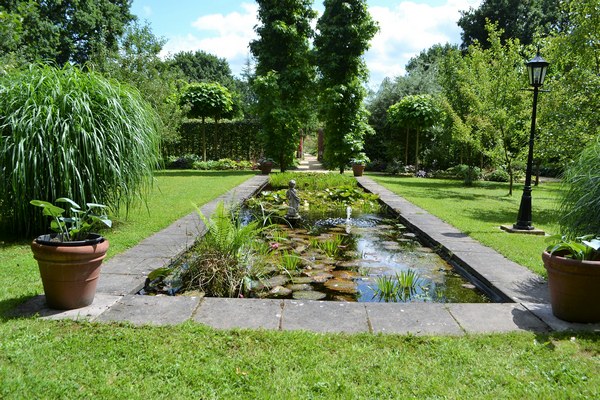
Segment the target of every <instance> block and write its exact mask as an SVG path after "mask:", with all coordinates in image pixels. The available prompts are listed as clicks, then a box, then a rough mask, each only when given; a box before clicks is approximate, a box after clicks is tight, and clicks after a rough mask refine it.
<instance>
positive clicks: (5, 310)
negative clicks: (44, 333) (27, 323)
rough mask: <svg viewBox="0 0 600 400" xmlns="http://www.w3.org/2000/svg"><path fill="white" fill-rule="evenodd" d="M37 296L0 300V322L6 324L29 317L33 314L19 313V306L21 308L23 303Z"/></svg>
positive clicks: (30, 295)
mask: <svg viewBox="0 0 600 400" xmlns="http://www.w3.org/2000/svg"><path fill="white" fill-rule="evenodd" d="M38 296H39V295H37V294H27V295H22V296H20V297H15V298H12V299H4V300H0V322H6V321H9V320H11V319H15V318H23V317H29V316H32V315H33V314H31V313H29V314H28V313H27V312H19V310H18V309H19V306H21V307H22V306H23V305H24V303H26V302H28V301H30V300H31V299H33V298H35V297H38Z"/></svg>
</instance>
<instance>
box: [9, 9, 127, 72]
mask: <svg viewBox="0 0 600 400" xmlns="http://www.w3.org/2000/svg"><path fill="white" fill-rule="evenodd" d="M130 6H131V2H130V1H127V0H62V1H55V0H54V1H36V2H34V1H28V0H2V1H0V10H1V9H4V11H5V12H7V13H8V14H9V15H12V16H15V15H17V16H18V17H19V21H20V24H19V25H15V28H16V29H17V30H16V31H15V32H14V34H13V35H11V41H7V42H4V41H0V53H2V52H5V51H7V50H8V51H10V50H11V47H12V48H13V49H14V47H15V42H18V51H19V52H20V53H21V54H23V55H24V57H25V58H26V59H27V60H28V61H29V62H35V61H42V60H44V61H47V60H49V61H53V62H55V63H56V64H58V65H60V66H62V65H64V64H67V63H70V62H71V63H76V64H79V65H83V64H85V63H86V62H87V61H90V60H91V58H92V56H93V54H94V53H96V52H98V51H105V50H108V51H116V50H117V48H118V39H119V37H120V36H121V35H122V34H123V33H124V30H125V26H126V25H127V24H128V23H129V22H131V21H133V20H134V19H135V17H134V16H133V15H132V14H131V13H130Z"/></svg>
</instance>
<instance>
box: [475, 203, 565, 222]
mask: <svg viewBox="0 0 600 400" xmlns="http://www.w3.org/2000/svg"><path fill="white" fill-rule="evenodd" d="M465 211H466V213H465V215H469V216H470V218H471V219H475V220H478V221H481V222H485V223H490V224H494V225H498V226H500V225H506V224H508V225H511V224H513V223H515V222H517V217H518V213H519V208H518V205H517V208H515V209H514V210H494V211H491V210H486V211H483V210H474V209H473V210H465ZM532 218H533V225H534V226H535V225H536V224H544V225H551V224H553V223H554V222H555V221H557V220H558V218H559V213H558V212H557V211H555V210H547V209H544V210H536V209H535V207H534V209H533V210H532Z"/></svg>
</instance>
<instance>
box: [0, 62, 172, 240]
mask: <svg viewBox="0 0 600 400" xmlns="http://www.w3.org/2000/svg"><path fill="white" fill-rule="evenodd" d="M0 93H1V95H0V178H1V182H2V185H0V198H1V199H2V202H3V204H2V209H1V211H0V212H1V213H2V217H3V223H4V224H6V225H7V228H10V229H12V231H13V232H15V233H19V234H30V233H33V232H36V233H37V232H41V231H43V229H44V227H45V226H46V220H45V218H44V217H43V216H42V215H41V213H39V212H38V210H37V209H35V208H34V207H32V206H31V205H30V204H29V201H30V200H32V199H40V200H44V201H50V202H54V201H55V200H56V199H57V198H59V197H69V198H71V199H73V200H74V201H75V202H76V203H79V204H84V203H85V201H86V200H87V201H91V202H94V203H103V204H106V205H107V206H109V207H110V208H111V210H112V211H113V212H116V211H118V209H119V207H120V206H125V207H126V208H129V206H131V205H132V203H133V202H134V201H136V200H138V199H140V198H143V197H144V195H145V194H147V193H148V189H149V188H150V187H151V184H152V176H153V170H154V168H156V166H157V165H158V164H159V140H160V135H159V131H160V129H159V126H158V124H159V119H158V117H157V115H156V114H155V113H154V111H153V110H152V108H151V107H150V106H149V105H148V104H147V103H145V102H144V101H143V100H142V99H141V97H140V94H139V92H137V91H136V90H134V89H132V88H129V87H127V86H124V85H121V84H119V83H117V82H113V81H109V80H107V79H104V78H103V77H102V76H100V75H98V74H96V73H93V72H89V73H85V72H83V71H81V70H80V69H79V68H77V67H74V66H70V65H66V66H65V67H64V68H62V69H56V68H53V67H50V66H47V65H31V66H30V67H29V68H28V69H26V70H23V71H15V72H13V73H11V74H10V75H6V76H2V77H0Z"/></svg>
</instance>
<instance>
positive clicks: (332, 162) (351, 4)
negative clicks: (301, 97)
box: [315, 0, 378, 173]
mask: <svg viewBox="0 0 600 400" xmlns="http://www.w3.org/2000/svg"><path fill="white" fill-rule="evenodd" d="M324 5H325V12H324V13H323V15H322V16H321V17H320V18H319V20H318V22H317V30H318V31H319V34H318V35H317V37H316V38H315V59H316V63H317V67H318V69H319V71H320V74H321V81H320V90H321V97H320V111H319V112H320V116H321V119H322V121H323V122H324V123H325V130H324V132H325V153H324V155H323V157H324V160H325V163H326V165H327V166H329V167H331V168H338V169H339V170H340V172H341V173H343V172H344V169H345V168H346V166H347V165H348V163H349V162H350V160H351V159H352V158H354V157H355V156H356V155H357V154H358V153H359V152H361V151H362V150H363V141H364V136H365V135H367V134H371V133H373V130H372V128H371V126H370V125H369V124H368V116H369V113H368V111H367V110H366V108H365V106H364V104H363V99H364V97H365V89H364V87H363V82H364V81H365V79H366V78H367V75H368V71H367V68H366V65H365V62H364V60H363V59H362V56H363V54H364V53H365V52H366V51H367V49H368V47H369V42H370V41H371V39H372V38H373V36H375V33H376V32H377V30H378V28H377V24H376V23H375V22H374V21H373V19H372V18H371V16H370V14H369V12H368V9H367V3H366V1H364V0H352V1H342V0H326V1H325V2H324Z"/></svg>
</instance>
